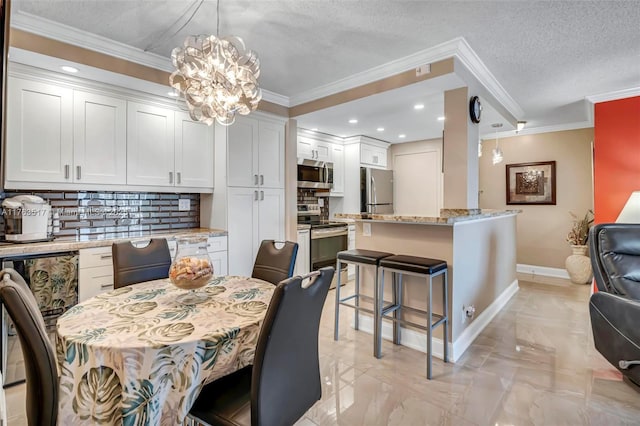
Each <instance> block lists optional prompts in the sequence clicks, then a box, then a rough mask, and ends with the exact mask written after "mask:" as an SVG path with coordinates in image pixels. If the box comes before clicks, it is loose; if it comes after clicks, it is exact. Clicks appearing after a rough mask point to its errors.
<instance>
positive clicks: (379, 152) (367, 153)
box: [360, 143, 387, 168]
mask: <svg viewBox="0 0 640 426" xmlns="http://www.w3.org/2000/svg"><path fill="white" fill-rule="evenodd" d="M360 164H361V165H363V166H377V167H380V168H387V149H386V148H382V147H379V146H374V145H368V144H364V143H363V144H360Z"/></svg>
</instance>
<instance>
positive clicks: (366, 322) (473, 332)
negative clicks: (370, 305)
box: [351, 280, 519, 362]
mask: <svg viewBox="0 0 640 426" xmlns="http://www.w3.org/2000/svg"><path fill="white" fill-rule="evenodd" d="M518 290H519V287H518V280H515V281H513V282H512V283H511V284H510V285H509V287H507V288H506V289H505V290H504V291H503V292H502V293H501V294H500V296H498V298H496V299H495V300H494V301H493V303H491V305H489V306H488V307H487V309H485V310H484V311H482V313H481V314H480V315H478V316H477V317H476V319H475V320H474V321H473V322H472V323H471V324H470V325H469V327H467V328H466V329H465V330H464V331H463V332H462V334H461V335H460V337H458V338H457V339H456V341H455V342H453V344H451V343H449V348H448V349H449V361H450V362H456V361H457V360H458V359H459V358H460V357H461V356H462V354H463V353H464V351H466V350H467V348H468V347H469V345H471V343H473V341H474V340H475V338H476V337H478V335H479V334H480V333H481V332H482V330H484V329H485V327H486V326H487V325H489V323H490V322H491V320H492V319H493V317H495V316H496V314H497V313H498V312H500V310H501V309H502V308H503V307H504V306H505V305H506V304H507V302H508V301H509V300H510V299H511V298H512V297H513V295H514V294H516V293H517V292H518ZM358 318H359V321H360V330H361V331H364V332H366V333H369V334H373V317H371V316H369V315H368V314H363V313H360V314H359V315H358ZM351 326H352V327H353V320H352V322H351ZM401 334H402V343H401V344H402V345H403V346H406V347H408V348H411V349H415V350H417V351H420V352H425V353H426V352H427V335H426V334H425V333H423V332H420V331H416V330H414V329H410V328H405V327H401ZM382 338H383V339H385V340H393V325H392V324H391V323H390V322H388V321H383V322H382ZM431 345H432V346H431V348H432V350H433V356H434V357H436V358H440V359H442V358H444V344H443V341H442V339H438V338H435V337H434V338H433V341H432V342H431Z"/></svg>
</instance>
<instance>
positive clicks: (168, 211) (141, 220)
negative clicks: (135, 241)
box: [0, 191, 200, 239]
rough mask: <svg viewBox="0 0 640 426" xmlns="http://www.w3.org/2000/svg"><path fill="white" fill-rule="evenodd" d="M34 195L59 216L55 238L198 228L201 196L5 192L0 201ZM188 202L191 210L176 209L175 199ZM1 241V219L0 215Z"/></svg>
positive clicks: (124, 235)
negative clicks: (17, 196) (46, 201)
mask: <svg viewBox="0 0 640 426" xmlns="http://www.w3.org/2000/svg"><path fill="white" fill-rule="evenodd" d="M19 194H33V195H37V196H39V197H42V198H44V199H45V200H48V201H49V204H51V211H52V213H58V214H59V216H60V231H59V232H56V233H55V236H61V237H62V236H65V237H71V236H76V237H87V238H89V237H95V238H118V237H127V236H130V235H131V234H138V235H139V234H144V233H148V232H152V231H161V230H170V229H185V228H198V227H200V194H167V193H154V192H102V191H98V192H91V191H5V192H0V200H4V199H5V198H8V197H13V196H15V195H19ZM179 199H188V200H189V201H190V206H189V207H190V208H189V210H186V211H179V210H178V200H179ZM0 225H1V226H0V236H1V237H2V238H3V239H4V216H0Z"/></svg>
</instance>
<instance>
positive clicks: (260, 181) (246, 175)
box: [227, 117, 285, 188]
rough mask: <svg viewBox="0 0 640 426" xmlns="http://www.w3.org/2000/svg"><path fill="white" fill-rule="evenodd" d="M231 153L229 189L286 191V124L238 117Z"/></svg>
mask: <svg viewBox="0 0 640 426" xmlns="http://www.w3.org/2000/svg"><path fill="white" fill-rule="evenodd" d="M227 150H228V156H227V158H228V163H227V184H228V185H229V186H234V187H260V188H284V169H285V167H284V124H282V123H280V122H275V121H270V120H266V119H257V118H248V117H237V118H236V122H235V123H234V124H233V125H232V126H230V127H229V128H228V148H227Z"/></svg>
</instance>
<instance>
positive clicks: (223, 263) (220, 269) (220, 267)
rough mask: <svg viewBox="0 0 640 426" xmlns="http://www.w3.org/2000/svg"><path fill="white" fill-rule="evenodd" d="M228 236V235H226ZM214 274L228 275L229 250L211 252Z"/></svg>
mask: <svg viewBox="0 0 640 426" xmlns="http://www.w3.org/2000/svg"><path fill="white" fill-rule="evenodd" d="M225 238H226V237H225ZM209 258H211V263H212V264H213V274H214V275H227V273H228V272H227V251H226V250H225V251H215V252H209Z"/></svg>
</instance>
